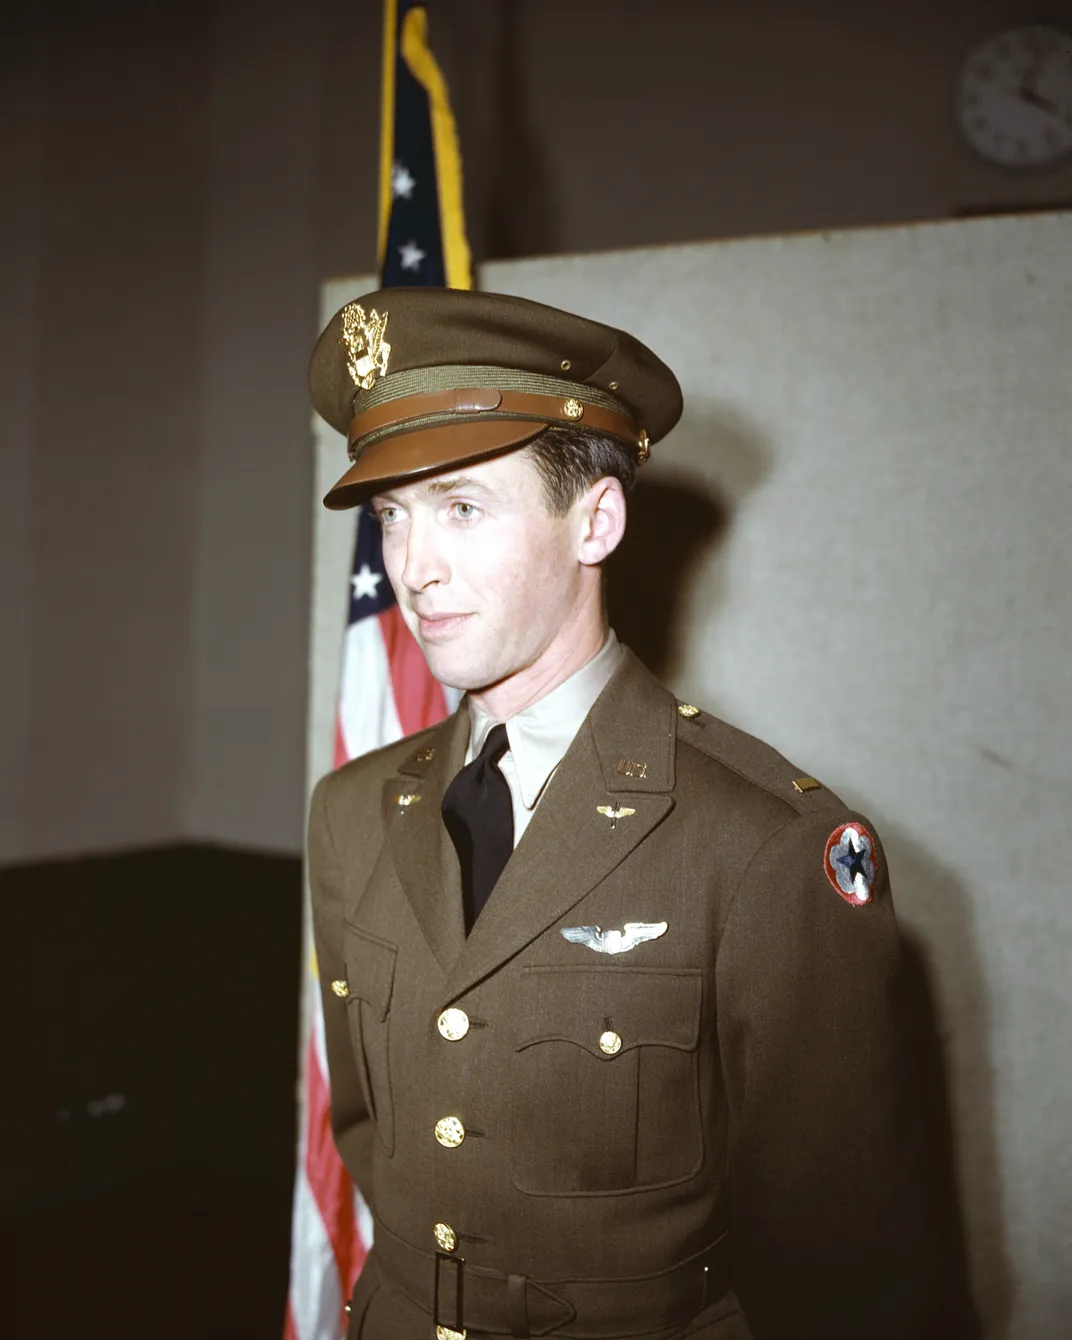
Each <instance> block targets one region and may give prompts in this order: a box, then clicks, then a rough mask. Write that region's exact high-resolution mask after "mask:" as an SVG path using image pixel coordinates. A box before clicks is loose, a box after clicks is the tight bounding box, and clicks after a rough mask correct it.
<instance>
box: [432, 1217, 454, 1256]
mask: <svg viewBox="0 0 1072 1340" xmlns="http://www.w3.org/2000/svg"><path fill="white" fill-rule="evenodd" d="M433 1232H434V1233H435V1240H436V1242H438V1243H439V1245H440V1247H441V1248H442V1249H443V1251H445V1252H452V1251H453V1250H454V1248H455V1247H457V1245H458V1235H457V1234H456V1233H455V1232H454V1230H453V1229H452V1228H451V1226H450V1225H449V1224H436V1226H435V1228H434V1229H433Z"/></svg>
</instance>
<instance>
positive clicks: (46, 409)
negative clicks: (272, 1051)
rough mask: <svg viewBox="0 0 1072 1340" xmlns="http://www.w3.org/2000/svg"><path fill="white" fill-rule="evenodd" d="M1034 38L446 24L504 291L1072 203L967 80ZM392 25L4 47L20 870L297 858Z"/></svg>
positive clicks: (782, 26)
mask: <svg viewBox="0 0 1072 1340" xmlns="http://www.w3.org/2000/svg"><path fill="white" fill-rule="evenodd" d="M1035 15H1036V10H1035V8H1034V6H1033V4H1032V3H1030V0H903V3H901V4H897V5H889V4H885V3H880V2H879V0H855V3H853V2H851V0H839V2H838V3H835V0H809V3H807V4H800V3H796V2H795V0H751V2H750V3H748V4H743V3H742V4H729V3H725V4H718V3H700V2H699V0H692V2H690V0H666V2H665V3H662V4H659V5H652V4H650V3H648V0H586V2H581V3H577V2H576V0H514V2H513V3H510V4H502V3H497V2H496V0H437V3H436V4H435V5H434V6H433V14H432V32H433V38H434V40H435V43H436V47H437V49H438V51H439V52H440V55H441V59H442V62H443V65H444V67H445V69H446V72H447V74H448V76H449V78H450V81H451V86H452V90H453V95H454V100H455V103H456V107H457V112H458V118H459V124H460V131H461V137H462V143H463V149H464V155H465V169H466V179H467V204H468V219H469V227H470V232H471V235H472V240H473V244H474V249H475V251H476V254H477V256H478V257H483V258H488V257H504V256H517V255H524V254H533V253H546V252H575V251H584V250H589V249H595V248H607V247H623V246H632V245H639V244H651V243H660V242H665V243H673V242H677V241H680V240H682V239H688V238H705V237H724V236H728V235H737V234H746V233H755V232H762V231H790V230H796V229H808V228H833V227H845V226H853V225H861V224H877V223H885V222H891V221H895V220H905V219H919V218H943V217H948V216H949V215H951V214H955V213H958V212H960V211H963V210H972V209H980V208H989V207H996V208H1034V207H1038V206H1041V205H1044V204H1046V203H1047V202H1048V203H1050V204H1056V203H1058V202H1061V201H1065V202H1068V201H1069V200H1072V165H1069V166H1066V167H1064V168H1062V169H1061V170H1059V171H1055V172H1050V173H1028V174H1026V175H1016V174H1010V173H1004V172H999V171H997V170H995V169H993V168H990V167H988V166H987V165H986V164H984V163H983V162H981V161H980V160H978V159H976V158H975V157H974V156H973V154H972V153H971V152H970V150H969V149H968V148H967V147H966V146H965V145H963V144H962V143H961V141H960V138H959V134H958V132H957V129H956V127H955V124H954V119H953V115H952V99H953V89H954V83H955V77H956V72H957V69H958V67H959V65H960V62H961V60H962V58H963V56H964V55H965V53H966V52H967V50H968V49H969V48H970V47H971V45H972V44H973V43H975V42H976V41H978V40H979V39H981V38H982V37H985V36H987V35H989V34H990V33H991V32H993V31H994V30H995V29H996V28H998V27H1000V26H1002V25H1003V24H1007V23H1012V22H1015V21H1024V20H1027V19H1030V18H1033V17H1035ZM379 42H380V32H379V5H378V4H377V3H374V0H348V2H347V3H344V2H343V0H312V2H311V3H302V4H299V3H297V0H273V2H272V3H271V4H264V3H253V0H216V3H214V4H213V3H210V2H209V0H201V2H200V3H193V4H186V3H183V4H181V5H180V4H178V3H177V0H162V3H160V4H157V5H154V6H144V5H135V4H133V3H132V0H121V2H117V0H105V3H103V4H101V5H99V6H93V7H88V8H83V7H80V6H77V5H75V4H74V3H73V0H61V3H60V4H59V5H57V6H50V7H49V8H48V9H47V10H43V9H33V10H29V9H27V10H24V11H23V12H22V13H21V14H19V13H18V12H17V11H13V10H11V9H10V8H9V9H7V10H6V11H5V19H4V27H3V29H2V30H0V59H2V60H3V62H4V67H5V68H4V77H3V79H2V81H0V97H2V98H3V106H2V108H0V113H2V115H0V125H2V126H3V127H4V133H5V138H6V139H7V142H8V143H7V146H6V158H5V162H6V165H7V167H6V172H5V207H4V209H3V211H0V266H2V267H3V272H2V274H0V281H2V292H3V293H4V295H5V300H4V302H3V303H2V304H0V443H2V448H3V449H2V451H0V602H2V617H3V620H4V626H5V627H6V628H10V629H17V630H18V635H17V636H15V637H12V638H11V639H10V645H9V646H8V648H7V649H6V654H5V656H4V657H3V658H2V660H0V738H2V740H3V749H2V750H0V859H7V860H18V859H29V858H32V857H34V856H38V855H42V856H45V855H56V854H63V853H70V852H78V851H85V850H93V849H104V850H108V849H112V848H115V847H122V846H125V845H129V844H132V843H133V844H138V843H146V842H157V841H173V840H176V839H185V838H191V839H208V840H215V841H222V842H225V843H235V844H240V845H244V846H252V847H257V848H265V849H269V850H276V851H282V852H288V853H294V852H296V851H297V850H298V849H299V847H300V842H301V813H302V804H303V801H302V798H303V787H302V767H303V750H304V738H303V725H304V712H305V697H306V683H307V676H306V664H305V662H306V642H307V622H308V576H309V553H310V516H311V513H312V453H311V449H310V437H309V428H308V425H309V409H308V404H307V401H306V398H305V389H304V367H305V362H306V358H307V356H308V352H309V349H310V347H311V343H312V340H313V338H314V336H315V333H316V328H317V315H318V314H317V290H318V285H319V283H320V282H321V281H322V280H323V279H324V278H325V277H327V276H331V275H336V274H340V273H354V272H362V271H363V272H369V271H372V270H373V269H374V268H375V260H376V258H375V242H374V233H375V216H376V204H375V197H376V178H377V163H376V160H377V154H378V138H379V129H378V118H379V105H378V104H379V88H378V85H379V68H378V67H379Z"/></svg>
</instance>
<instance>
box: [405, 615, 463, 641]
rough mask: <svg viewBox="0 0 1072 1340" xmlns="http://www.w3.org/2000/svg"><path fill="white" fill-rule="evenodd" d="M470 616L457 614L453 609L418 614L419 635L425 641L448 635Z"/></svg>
mask: <svg viewBox="0 0 1072 1340" xmlns="http://www.w3.org/2000/svg"><path fill="white" fill-rule="evenodd" d="M470 618H472V615H471V614H459V613H456V612H453V611H446V612H443V613H438V614H418V615H417V620H418V624H419V627H420V630H421V637H422V638H424V639H425V640H426V641H432V642H434V641H437V640H438V639H440V638H444V637H449V636H450V634H451V633H453V632H455V630H456V629H458V628H460V627H461V626H462V624H463V623H465V621H466V620H467V619H470Z"/></svg>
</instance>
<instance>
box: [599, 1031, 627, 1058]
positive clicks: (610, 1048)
mask: <svg viewBox="0 0 1072 1340" xmlns="http://www.w3.org/2000/svg"><path fill="white" fill-rule="evenodd" d="M621 1049H622V1040H621V1038H620V1037H619V1036H618V1034H617V1033H614V1032H612V1031H611V1030H610V1029H608V1030H607V1032H606V1033H601V1034H600V1037H599V1050H600V1051H601V1052H602V1053H603V1055H604V1056H617V1055H618V1053H619V1052H620V1051H621Z"/></svg>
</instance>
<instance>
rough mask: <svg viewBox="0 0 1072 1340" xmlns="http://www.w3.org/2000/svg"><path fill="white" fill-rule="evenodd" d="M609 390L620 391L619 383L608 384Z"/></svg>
mask: <svg viewBox="0 0 1072 1340" xmlns="http://www.w3.org/2000/svg"><path fill="white" fill-rule="evenodd" d="M607 389H608V390H610V391H616V390H617V389H618V383H617V382H607Z"/></svg>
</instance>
